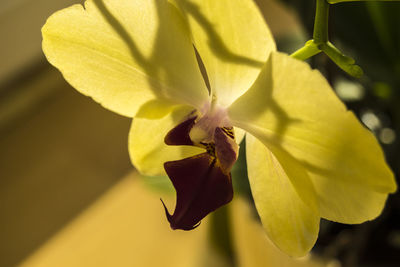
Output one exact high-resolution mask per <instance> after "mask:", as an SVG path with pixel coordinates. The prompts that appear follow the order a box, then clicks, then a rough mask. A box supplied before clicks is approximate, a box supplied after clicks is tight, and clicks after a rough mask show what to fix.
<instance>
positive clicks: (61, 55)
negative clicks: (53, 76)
mask: <svg viewBox="0 0 400 267" xmlns="http://www.w3.org/2000/svg"><path fill="white" fill-rule="evenodd" d="M42 33H43V51H44V53H45V55H46V57H47V59H48V60H49V62H50V63H51V64H53V65H54V66H56V67H57V68H58V69H59V70H60V71H61V72H62V74H63V75H64V77H65V79H66V80H67V81H68V82H69V83H70V84H71V85H72V86H74V87H75V88H76V89H77V90H78V91H80V92H82V93H83V94H85V95H88V96H91V97H93V99H94V100H96V101H97V102H99V103H101V104H102V105H104V106H105V107H106V108H108V109H111V110H113V111H115V112H117V113H120V114H122V115H126V116H134V115H135V114H136V112H137V110H138V109H139V108H140V106H141V105H142V104H144V103H146V102H147V101H149V100H153V99H158V98H168V99H169V100H170V101H173V102H177V103H185V104H190V105H193V106H195V107H198V108H201V106H202V104H203V103H204V102H205V101H206V100H207V99H208V91H207V89H206V87H205V84H204V81H203V79H202V76H201V73H200V71H199V68H198V65H197V61H196V57H195V53H194V50H193V46H192V43H191V39H190V34H189V31H188V27H187V24H186V23H185V20H184V19H183V17H182V16H181V13H180V12H179V11H178V10H177V8H176V7H175V6H173V5H171V4H170V3H168V1H166V0H136V1H131V0H112V1H111V0H88V1H86V2H85V7H83V6H81V5H73V6H71V7H69V8H66V9H63V10H61V11H59V12H56V13H55V14H53V15H52V16H51V17H50V18H49V19H48V21H47V22H46V24H45V26H44V27H43V29H42ZM165 110H167V109H165Z"/></svg>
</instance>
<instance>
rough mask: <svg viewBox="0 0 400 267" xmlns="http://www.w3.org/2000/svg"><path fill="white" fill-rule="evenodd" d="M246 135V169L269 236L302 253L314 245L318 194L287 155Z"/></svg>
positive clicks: (291, 251)
mask: <svg viewBox="0 0 400 267" xmlns="http://www.w3.org/2000/svg"><path fill="white" fill-rule="evenodd" d="M274 152H275V155H274V154H272V152H271V151H270V150H268V149H267V147H266V146H264V145H263V144H262V143H261V142H260V141H258V140H257V139H256V138H254V137H253V136H251V135H250V134H247V135H246V158H247V171H248V176H249V181H250V186H251V192H252V195H253V198H254V203H255V204H256V208H257V211H258V214H259V215H260V218H261V221H262V224H263V226H264V228H265V231H266V232H267V234H268V236H269V237H270V238H271V240H272V241H273V242H274V243H275V244H276V246H277V247H278V248H280V249H281V250H282V251H284V252H285V253H287V254H289V255H291V256H297V257H298V256H304V255H306V254H307V253H308V252H309V251H310V250H311V248H312V247H313V246H314V244H315V242H316V240H317V237H318V231H319V221H320V216H319V212H318V202H317V197H316V194H315V191H314V188H313V185H312V183H311V181H310V178H309V177H308V175H307V173H306V171H305V170H304V169H303V168H302V167H301V166H300V165H299V164H298V163H297V162H296V160H293V159H291V157H290V155H287V154H285V153H283V152H282V151H279V150H275V151H274Z"/></svg>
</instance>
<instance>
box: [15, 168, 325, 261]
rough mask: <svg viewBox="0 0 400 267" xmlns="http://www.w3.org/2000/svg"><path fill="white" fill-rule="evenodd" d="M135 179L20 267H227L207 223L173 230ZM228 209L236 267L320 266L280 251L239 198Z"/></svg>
mask: <svg viewBox="0 0 400 267" xmlns="http://www.w3.org/2000/svg"><path fill="white" fill-rule="evenodd" d="M138 178H139V177H138V175H137V174H136V173H132V174H131V175H128V176H126V177H124V178H123V179H122V180H121V181H120V182H119V183H118V184H117V185H115V186H114V187H112V188H111V189H110V190H109V191H108V192H107V193H106V194H104V195H103V196H102V197H101V198H100V199H99V200H98V201H96V202H95V203H94V204H93V205H91V206H90V207H89V208H88V209H87V210H85V211H84V212H83V213H81V214H80V215H79V216H78V217H76V218H75V219H74V220H73V221H72V222H71V223H70V224H68V225H67V226H66V227H64V228H63V229H62V230H61V231H60V232H58V233H57V234H56V235H54V236H53V237H52V238H51V239H50V240H49V241H48V242H46V243H45V244H44V245H43V246H42V247H40V248H39V249H38V250H37V251H35V252H34V253H33V254H32V255H30V256H29V257H28V258H27V259H26V260H25V261H24V262H23V263H21V264H20V265H19V266H20V267H53V266H57V267H63V266H68V267H71V266H74V267H79V266H82V267H83V266H84V267H91V266H96V267H101V266H107V267H108V266H119V267H124V266H167V267H168V266H174V267H180V266H182V267H190V266H207V267H208V266H215V267H217V266H219V267H221V266H228V265H227V264H226V262H224V261H223V260H222V259H221V257H220V256H219V255H217V254H216V251H215V250H213V246H212V244H211V243H210V242H209V241H210V239H209V238H208V233H209V232H208V229H209V226H210V225H209V223H208V219H205V220H203V222H202V224H201V226H200V227H198V228H197V229H196V230H194V231H189V232H184V231H172V230H171V229H170V227H169V225H168V222H167V220H166V218H165V217H164V214H163V212H164V211H163V208H162V206H161V204H160V201H159V196H160V193H159V192H153V191H151V190H149V189H150V188H149V187H146V186H144V184H143V181H142V180H141V179H138ZM163 197H164V198H167V202H170V203H172V202H173V199H172V198H171V197H168V196H167V197H166V196H163ZM229 207H230V214H231V216H230V219H231V223H232V226H233V227H232V232H231V234H232V235H233V240H234V241H233V242H234V251H235V259H236V260H235V261H236V263H237V266H242V267H257V266H260V267H261V266H263V267H267V266H271V267H272V266H287V267H289V266H293V267H306V266H309V267H318V266H324V264H322V262H320V261H316V260H314V259H310V258H309V257H308V258H307V257H306V258H302V259H293V258H290V257H289V256H287V255H285V254H284V253H282V252H280V251H279V250H278V249H277V248H276V247H275V246H274V245H273V244H272V243H271V242H270V241H269V240H268V238H267V237H266V235H265V233H264V231H263V229H262V227H261V226H260V224H259V223H258V222H257V221H256V220H255V219H254V217H253V214H251V210H250V206H249V205H248V203H247V202H246V201H244V200H243V199H240V197H238V198H237V199H235V200H234V201H233V202H232V204H231V205H230V206H229Z"/></svg>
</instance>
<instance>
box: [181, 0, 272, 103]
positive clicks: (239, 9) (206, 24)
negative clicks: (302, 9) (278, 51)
mask: <svg viewBox="0 0 400 267" xmlns="http://www.w3.org/2000/svg"><path fill="white" fill-rule="evenodd" d="M176 2H178V3H179V4H180V6H181V8H182V9H183V10H184V13H185V14H186V15H187V17H188V21H189V24H190V27H191V30H192V34H193V39H194V43H195V46H196V48H197V50H198V51H199V54H200V57H201V59H202V60H203V63H204V65H205V68H206V71H207V75H208V78H209V81H210V86H211V90H212V92H213V94H215V95H216V96H217V99H218V102H219V103H220V104H221V105H223V106H228V105H229V104H231V103H232V102H233V101H234V100H235V99H236V98H238V97H239V96H240V95H242V94H243V93H244V92H245V91H246V90H247V89H248V88H249V87H250V86H251V85H252V83H253V82H254V80H255V79H256V78H257V75H258V73H259V71H260V69H261V67H262V66H263V63H264V62H265V61H266V60H267V58H268V55H269V53H270V52H271V51H273V50H275V42H274V39H273V38H272V35H271V33H270V31H269V29H268V26H267V24H266V23H265V21H264V19H263V17H262V15H261V13H260V11H259V10H258V8H257V6H256V5H255V3H254V2H253V1H252V0H218V1H216V0H176Z"/></svg>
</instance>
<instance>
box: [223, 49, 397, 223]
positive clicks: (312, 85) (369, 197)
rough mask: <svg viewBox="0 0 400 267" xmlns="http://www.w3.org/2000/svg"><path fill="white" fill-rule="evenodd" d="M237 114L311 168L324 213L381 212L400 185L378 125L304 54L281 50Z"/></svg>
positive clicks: (349, 216) (362, 216)
mask: <svg viewBox="0 0 400 267" xmlns="http://www.w3.org/2000/svg"><path fill="white" fill-rule="evenodd" d="M249 103H251V104H249ZM229 115H230V117H231V120H232V121H233V123H234V125H236V126H240V127H242V128H243V129H245V130H246V131H248V132H250V133H252V134H253V135H254V136H256V137H257V138H259V139H260V140H261V141H262V142H263V143H264V144H265V145H273V146H277V147H280V148H281V149H282V150H284V151H286V152H287V153H289V154H291V155H292V156H293V157H294V158H295V159H296V160H297V161H298V162H299V163H301V165H302V166H303V167H304V168H306V169H307V172H308V173H309V176H310V177H311V179H312V181H313V183H314V186H315V188H316V191H317V194H318V197H319V200H320V201H319V203H320V212H321V216H322V217H324V218H328V219H330V220H334V221H339V222H343V223H359V222H362V221H365V220H369V219H372V218H375V217H376V216H377V215H379V213H380V212H381V210H382V208H383V205H384V202H385V199H386V194H388V193H391V192H394V191H395V190H396V184H395V181H394V178H393V174H392V172H391V171H390V169H389V167H388V166H387V164H386V162H385V159H384V155H383V152H382V150H381V148H380V146H379V144H378V142H377V141H376V139H375V138H374V136H373V135H372V133H370V132H369V131H368V130H367V129H366V128H364V127H363V126H362V125H361V124H360V123H359V122H358V120H357V119H356V117H355V116H354V114H353V113H351V112H349V111H347V110H346V108H345V106H344V105H343V103H342V102H341V101H340V100H339V99H338V98H337V97H336V95H335V94H334V92H333V91H332V89H331V88H330V86H329V84H328V83H327V81H326V80H325V79H324V78H323V76H322V75H321V74H320V73H319V72H317V71H312V70H311V69H310V68H309V66H308V65H307V64H306V63H304V62H301V61H298V60H295V59H292V58H290V57H289V56H286V55H284V54H280V53H273V54H272V56H271V59H270V60H269V62H268V63H267V64H266V66H265V67H264V69H263V71H262V72H261V74H260V76H259V77H258V79H257V81H256V82H255V84H254V85H253V87H252V88H251V89H250V90H249V91H248V92H246V94H245V95H243V96H242V97H241V98H239V99H238V100H237V101H236V102H235V103H234V104H233V105H232V106H231V107H230V109H229ZM352 191H353V192H354V193H351V192H352ZM362 203H365V205H362ZM361 206H362V208H361Z"/></svg>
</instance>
